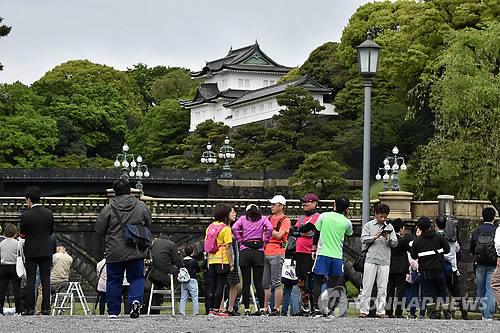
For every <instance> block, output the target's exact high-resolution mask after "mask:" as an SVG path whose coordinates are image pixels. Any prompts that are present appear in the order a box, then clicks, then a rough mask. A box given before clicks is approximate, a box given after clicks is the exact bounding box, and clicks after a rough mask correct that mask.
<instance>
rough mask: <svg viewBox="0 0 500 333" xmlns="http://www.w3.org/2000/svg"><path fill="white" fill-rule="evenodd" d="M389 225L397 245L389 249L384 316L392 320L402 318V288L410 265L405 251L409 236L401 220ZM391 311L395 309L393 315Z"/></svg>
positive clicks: (408, 246) (409, 239) (407, 248)
mask: <svg viewBox="0 0 500 333" xmlns="http://www.w3.org/2000/svg"><path fill="white" fill-rule="evenodd" d="M391 224H392V226H393V228H394V231H395V232H396V237H397V239H398V245H397V246H396V247H393V248H391V264H390V268H389V281H388V283H387V306H388V307H387V311H386V315H387V316H388V317H389V318H394V316H396V318H403V305H404V300H403V296H404V287H405V282H406V274H407V273H408V271H409V268H408V267H409V265H410V264H409V262H408V253H407V251H408V250H409V249H410V245H409V244H410V241H411V235H410V234H407V235H405V233H404V232H405V222H404V221H402V220H401V219H395V220H393V221H392V222H391ZM393 309H395V313H393Z"/></svg>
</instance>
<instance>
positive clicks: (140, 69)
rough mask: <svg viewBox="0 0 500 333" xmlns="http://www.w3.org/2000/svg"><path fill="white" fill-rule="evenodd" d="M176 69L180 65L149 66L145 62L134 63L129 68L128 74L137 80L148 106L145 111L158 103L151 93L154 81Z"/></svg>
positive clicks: (145, 105)
mask: <svg viewBox="0 0 500 333" xmlns="http://www.w3.org/2000/svg"><path fill="white" fill-rule="evenodd" d="M175 69H178V67H173V68H171V67H169V68H167V67H165V66H155V67H152V68H148V66H147V65H145V64H143V63H138V64H137V65H133V68H127V74H128V75H130V76H131V77H132V78H133V79H134V80H135V82H136V83H137V85H138V86H139V89H140V92H141V94H142V97H143V98H144V103H145V104H144V107H145V108H146V109H145V110H144V112H146V111H147V108H150V107H153V106H154V105H155V104H156V103H155V99H154V97H153V95H152V94H151V90H152V87H153V83H154V82H155V81H156V80H158V79H160V78H162V77H163V76H164V75H165V74H167V73H169V72H170V71H172V70H175Z"/></svg>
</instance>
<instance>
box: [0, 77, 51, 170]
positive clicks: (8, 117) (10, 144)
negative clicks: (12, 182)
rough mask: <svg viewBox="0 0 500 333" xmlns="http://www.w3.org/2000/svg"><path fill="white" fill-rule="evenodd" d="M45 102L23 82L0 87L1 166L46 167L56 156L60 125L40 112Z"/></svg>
mask: <svg viewBox="0 0 500 333" xmlns="http://www.w3.org/2000/svg"><path fill="white" fill-rule="evenodd" d="M42 103H43V98H41V97H40V96H37V95H36V94H35V93H34V92H33V91H32V90H31V89H30V88H29V87H27V86H25V85H23V84H22V83H19V82H17V83H14V84H3V85H0V124H2V126H0V166H1V167H45V166H47V165H48V164H49V163H50V161H51V160H52V159H53V158H54V157H55V156H54V155H53V151H54V148H55V145H56V144H57V141H58V139H57V125H56V121H55V120H53V119H52V118H50V117H47V116H42V115H41V114H40V113H39V112H38V109H39V108H40V105H41V104H42Z"/></svg>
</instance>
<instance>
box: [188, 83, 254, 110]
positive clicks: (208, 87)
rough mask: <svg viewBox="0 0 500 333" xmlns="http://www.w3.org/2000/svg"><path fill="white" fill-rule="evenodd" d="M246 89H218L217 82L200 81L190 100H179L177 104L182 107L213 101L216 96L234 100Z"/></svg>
mask: <svg viewBox="0 0 500 333" xmlns="http://www.w3.org/2000/svg"><path fill="white" fill-rule="evenodd" d="M246 92H247V91H246V90H234V89H227V90H223V91H219V88H218V87H217V83H201V84H199V85H198V90H197V91H196V95H195V96H194V98H193V99H191V100H180V101H179V104H181V105H182V106H184V107H191V106H195V105H198V104H203V103H213V102H214V101H215V100H216V99H217V98H225V99H229V100H234V99H237V98H240V97H241V96H242V95H244V94H245V93H246Z"/></svg>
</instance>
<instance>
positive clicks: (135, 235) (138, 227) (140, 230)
mask: <svg viewBox="0 0 500 333" xmlns="http://www.w3.org/2000/svg"><path fill="white" fill-rule="evenodd" d="M111 209H113V212H114V213H115V216H116V218H117V219H118V223H120V227H121V228H122V229H123V240H124V241H125V243H126V244H127V245H129V246H132V247H135V248H137V250H138V251H139V250H141V251H144V250H146V249H147V248H149V246H150V245H151V231H150V230H149V229H148V227H146V226H145V225H144V224H125V225H124V224H123V221H122V219H121V217H120V214H119V212H118V210H117V209H116V208H115V207H113V206H111Z"/></svg>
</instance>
